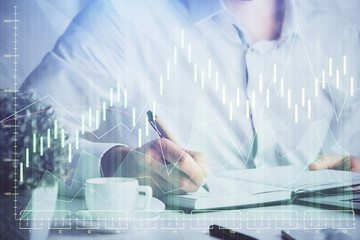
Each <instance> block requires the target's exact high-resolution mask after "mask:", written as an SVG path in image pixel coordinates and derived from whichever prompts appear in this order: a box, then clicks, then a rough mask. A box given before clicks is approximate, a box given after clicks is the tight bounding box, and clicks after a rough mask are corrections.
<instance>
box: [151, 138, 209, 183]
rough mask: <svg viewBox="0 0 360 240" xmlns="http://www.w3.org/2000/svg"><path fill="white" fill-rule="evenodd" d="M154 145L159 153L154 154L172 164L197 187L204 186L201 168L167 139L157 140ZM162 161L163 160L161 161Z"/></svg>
mask: <svg viewBox="0 0 360 240" xmlns="http://www.w3.org/2000/svg"><path fill="white" fill-rule="evenodd" d="M156 144H158V149H159V152H157V153H156V154H157V155H158V156H161V157H162V158H165V159H166V160H167V161H169V162H170V163H173V164H174V166H175V167H176V168H177V169H179V170H180V171H182V172H183V173H185V174H186V175H187V176H188V177H189V178H190V179H191V180H192V181H193V182H194V183H195V184H196V185H197V186H200V187H201V186H203V185H204V184H205V175H204V173H203V171H202V170H201V167H200V166H199V165H198V164H197V163H196V162H195V160H194V159H193V158H192V157H191V156H190V155H189V154H188V153H187V152H185V151H184V150H183V149H181V148H179V147H178V146H177V145H176V144H174V143H173V142H171V141H170V140H168V139H164V138H162V139H158V140H157V141H156ZM155 148H156V147H154V148H153V149H155ZM154 157H155V156H154ZM162 161H164V160H163V159H162Z"/></svg>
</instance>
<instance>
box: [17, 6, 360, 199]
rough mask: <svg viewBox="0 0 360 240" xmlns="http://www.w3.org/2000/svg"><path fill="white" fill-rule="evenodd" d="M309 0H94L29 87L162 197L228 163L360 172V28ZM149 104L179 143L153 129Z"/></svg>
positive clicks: (92, 148)
mask: <svg viewBox="0 0 360 240" xmlns="http://www.w3.org/2000/svg"><path fill="white" fill-rule="evenodd" d="M309 6H311V1H306V2H303V1H301V2H295V1H284V0H259V1H236V0H223V1H221V0H212V1H202V0H192V1H190V0H182V1H181V0H178V1H169V0H155V1H140V0H138V1H101V0H99V1H95V2H93V3H92V4H90V5H89V6H88V7H87V8H86V9H85V10H84V11H82V12H81V13H80V14H79V15H78V16H77V17H76V18H75V19H74V20H73V22H72V24H71V25H70V27H69V29H68V30H67V31H66V32H65V33H64V35H63V36H62V37H61V38H60V39H59V40H58V42H57V44H56V46H55V47H54V49H53V51H52V52H50V53H48V54H47V55H46V57H45V58H44V60H43V62H42V63H41V64H40V65H39V66H38V67H37V68H36V69H35V70H34V71H33V73H32V74H31V75H30V76H29V77H28V79H27V80H26V82H25V83H24V84H23V86H22V89H23V90H25V89H34V90H35V91H36V93H37V97H38V98H42V100H43V101H44V102H46V103H49V104H51V105H52V106H53V107H54V108H57V109H58V108H59V110H57V113H56V114H57V116H58V118H59V119H60V120H61V122H62V123H63V124H64V126H65V128H66V129H68V130H67V131H70V132H71V133H72V134H73V135H74V139H75V138H76V137H75V136H79V137H80V139H82V141H80V142H81V143H80V147H79V149H74V151H73V152H75V153H76V152H77V154H78V155H75V156H76V157H77V158H79V157H80V158H81V154H83V153H84V152H85V153H87V154H89V155H91V156H95V157H97V158H101V157H102V167H103V171H104V175H106V176H111V175H114V174H116V175H117V176H127V177H137V178H139V180H140V181H141V182H142V183H144V184H149V185H151V186H152V187H153V188H154V193H155V196H162V195H163V194H164V193H173V192H180V193H183V192H193V191H196V190H197V189H198V188H199V187H201V186H202V185H203V184H204V183H205V179H206V175H207V172H216V173H221V172H223V173H226V171H227V170H229V169H240V168H253V167H269V166H277V165H288V164H293V165H299V166H307V165H308V164H310V163H311V162H313V161H314V159H318V160H317V161H316V162H315V163H313V164H311V165H310V168H311V169H322V168H327V167H329V166H335V165H336V166H337V165H341V166H343V163H344V162H346V163H347V167H348V168H349V169H350V167H351V170H354V171H359V170H360V167H359V160H358V158H357V157H358V156H360V148H359V144H358V143H357V142H356V141H354V140H355V139H356V136H357V135H358V133H359V130H360V126H359V123H358V121H357V119H358V117H359V116H358V115H359V113H360V111H359V110H360V109H359V106H360V105H359V99H360V98H359V95H358V91H357V89H358V85H359V81H358V79H359V77H360V68H359V67H358V66H357V63H358V62H359V60H360V59H359V58H360V54H359V53H360V50H359V49H360V48H359V36H358V35H357V33H356V32H355V31H353V30H352V28H351V27H350V26H349V25H347V24H346V23H344V22H342V21H341V20H340V18H338V17H336V15H335V14H334V13H331V12H326V11H320V10H317V9H311V7H309ZM148 109H151V110H152V111H153V112H154V113H155V114H156V115H157V116H158V117H159V118H160V119H161V120H162V122H163V123H164V125H165V126H166V127H167V128H168V130H169V131H170V132H171V133H172V135H173V136H174V137H175V139H176V141H177V143H178V144H175V143H174V142H172V141H169V140H167V139H159V137H158V136H157V134H156V133H155V132H153V131H152V129H151V127H149V124H148V122H147V118H146V114H145V113H146V111H147V110H148ZM104 110H105V111H104ZM73 146H74V145H73ZM183 149H192V150H196V151H197V152H194V151H188V150H185V151H184V150H183ZM199 152H201V154H200V153H199ZM350 155H351V156H353V157H348V156H350ZM75 156H74V159H75V158H76V157H75ZM75 160H76V159H75ZM165 160H166V161H165ZM75 162H76V161H74V163H75ZM166 162H168V163H170V164H167V163H166ZM205 162H206V163H205ZM205 165H206V166H207V170H204V168H205ZM345 165H346V164H345ZM84 171H85V170H84ZM88 177H91V176H88Z"/></svg>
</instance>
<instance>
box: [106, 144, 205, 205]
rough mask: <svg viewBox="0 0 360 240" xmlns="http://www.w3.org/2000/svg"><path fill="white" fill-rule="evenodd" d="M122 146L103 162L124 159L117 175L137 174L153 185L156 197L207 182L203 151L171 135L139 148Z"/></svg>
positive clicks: (181, 191) (133, 175) (140, 180)
mask: <svg viewBox="0 0 360 240" xmlns="http://www.w3.org/2000/svg"><path fill="white" fill-rule="evenodd" d="M119 148H121V147H119ZM119 148H118V149H114V150H113V151H117V152H115V154H108V155H109V156H112V157H111V159H104V158H103V159H102V165H104V161H106V162H109V161H111V162H112V161H118V162H119V161H121V163H120V166H119V168H118V171H117V173H116V176H119V177H120V176H121V177H133V178H137V179H138V180H139V182H140V184H141V185H150V186H151V187H152V188H153V192H154V196H155V197H159V198H162V197H163V196H164V195H166V194H172V193H177V194H179V193H180V194H183V193H185V192H195V191H197V190H198V189H199V188H200V187H202V186H203V185H204V183H205V178H206V172H205V171H204V170H203V169H204V167H205V160H206V159H205V156H204V154H202V153H198V152H192V151H186V150H184V149H182V148H180V147H178V146H177V145H176V144H175V143H173V142H172V141H170V140H168V139H165V138H161V139H157V140H153V141H151V142H148V143H146V144H144V145H143V146H141V147H140V148H137V149H129V148H127V149H126V148H124V149H123V150H121V149H119ZM124 151H127V153H126V154H124ZM125 155H126V156H125ZM114 157H116V159H114ZM107 158H109V157H107ZM119 158H121V159H119ZM105 176H107V175H106V174H105Z"/></svg>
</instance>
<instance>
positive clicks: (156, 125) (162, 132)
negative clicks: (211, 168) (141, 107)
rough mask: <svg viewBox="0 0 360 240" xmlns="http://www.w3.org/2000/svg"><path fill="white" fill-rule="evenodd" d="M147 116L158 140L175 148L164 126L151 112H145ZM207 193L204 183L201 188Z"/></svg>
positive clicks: (173, 140) (208, 190)
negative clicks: (161, 139) (163, 139)
mask: <svg viewBox="0 0 360 240" xmlns="http://www.w3.org/2000/svg"><path fill="white" fill-rule="evenodd" d="M147 115H148V121H149V124H150V125H151V126H152V128H153V129H154V130H155V132H156V133H157V134H158V135H159V137H160V138H166V139H169V140H170V141H172V142H173V143H175V144H176V145H177V146H179V144H178V143H177V142H176V141H175V139H174V138H173V137H172V136H171V134H170V133H169V131H167V130H166V128H165V126H164V125H163V124H162V122H161V121H160V120H159V119H158V118H157V116H154V115H153V113H152V111H150V110H149V111H147ZM202 187H203V188H204V189H205V190H206V191H207V192H210V189H209V186H208V185H207V183H205V184H204V185H203V186H202Z"/></svg>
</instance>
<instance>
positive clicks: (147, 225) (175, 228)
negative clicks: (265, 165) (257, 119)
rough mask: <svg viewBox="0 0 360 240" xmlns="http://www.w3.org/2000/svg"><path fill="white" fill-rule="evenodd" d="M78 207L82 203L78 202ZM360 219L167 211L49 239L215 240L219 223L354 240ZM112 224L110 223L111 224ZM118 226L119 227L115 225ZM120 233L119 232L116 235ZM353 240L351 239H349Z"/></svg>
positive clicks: (286, 210)
mask: <svg viewBox="0 0 360 240" xmlns="http://www.w3.org/2000/svg"><path fill="white" fill-rule="evenodd" d="M77 201H78V203H77V204H76V205H79V204H81V203H80V202H81V201H83V200H80V199H79V200H77ZM359 223H360V216H359V215H356V214H355V213H354V212H352V211H343V210H325V209H320V208H313V207H305V206H299V205H282V206H271V207H262V208H247V209H240V210H231V211H201V212H193V213H183V212H181V211H170V210H165V211H163V212H161V213H160V214H159V215H158V216H157V217H155V218H152V219H145V218H144V219H133V220H129V221H128V225H127V226H125V227H124V226H123V225H122V226H121V227H120V228H125V229H121V230H120V229H118V230H112V231H114V232H112V233H104V232H99V230H98V229H96V228H97V225H96V224H95V223H94V224H93V225H91V226H90V225H87V226H85V227H82V228H83V229H77V228H79V226H77V224H76V222H74V221H73V222H72V226H71V229H62V230H61V229H52V230H51V231H50V234H49V236H48V238H49V239H118V238H121V239H145V238H147V239H169V238H170V239H214V238H212V237H211V236H210V235H209V230H208V228H209V226H210V225H211V224H218V225H221V226H224V227H228V228H231V229H234V230H237V231H240V232H242V233H245V234H248V235H251V236H254V237H256V238H259V239H281V236H280V232H281V230H286V231H290V232H291V229H306V230H307V231H312V232H314V234H316V233H317V232H319V231H321V229H334V231H341V232H344V233H346V234H348V235H349V236H351V237H352V239H354V240H355V239H357V238H358V236H359V235H360V226H359ZM110 224H111V222H110V220H109V222H108V225H107V226H110ZM115 225H116V224H115ZM116 231H118V233H115V232H116ZM349 239H351V238H349Z"/></svg>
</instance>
